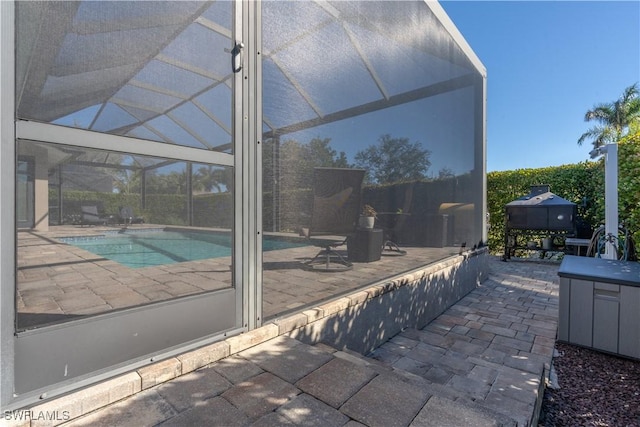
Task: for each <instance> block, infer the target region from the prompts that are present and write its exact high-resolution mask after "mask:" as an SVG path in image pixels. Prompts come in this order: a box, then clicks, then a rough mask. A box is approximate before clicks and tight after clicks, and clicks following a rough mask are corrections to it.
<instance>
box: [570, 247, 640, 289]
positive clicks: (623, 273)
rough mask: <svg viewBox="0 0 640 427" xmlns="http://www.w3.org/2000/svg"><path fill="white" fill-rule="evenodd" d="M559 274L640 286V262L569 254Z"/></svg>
mask: <svg viewBox="0 0 640 427" xmlns="http://www.w3.org/2000/svg"><path fill="white" fill-rule="evenodd" d="M558 276H560V277H566V278H570V279H581V280H590V281H597V282H604V283H614V284H616V285H626V286H639V287H640V263H638V262H632V261H618V260H615V259H603V258H590V257H581V256H573V255H567V256H565V257H564V259H563V260H562V264H560V269H559V270H558Z"/></svg>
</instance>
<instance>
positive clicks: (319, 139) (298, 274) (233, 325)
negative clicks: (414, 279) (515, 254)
mask: <svg viewBox="0 0 640 427" xmlns="http://www.w3.org/2000/svg"><path fill="white" fill-rule="evenodd" d="M0 10H1V12H2V15H1V17H0V19H1V20H2V41H1V46H0V47H1V52H2V64H1V66H2V68H1V71H2V73H1V74H0V76H1V84H2V87H1V89H2V99H1V100H0V107H1V111H2V123H1V127H0V132H1V137H2V146H1V151H0V155H1V156H0V160H1V162H2V168H1V174H2V175H1V177H2V181H1V184H2V191H3V193H2V203H3V206H2V216H1V223H0V225H1V232H2V236H3V238H2V252H3V260H2V269H1V271H0V272H1V277H2V286H1V292H0V309H1V314H2V324H1V333H2V343H3V344H2V345H3V347H4V349H3V353H4V354H7V355H9V356H6V357H4V356H3V358H2V361H1V362H2V370H3V377H2V383H1V384H0V386H1V387H2V394H1V398H2V407H9V406H12V405H13V406H15V405H21V404H28V403H29V402H34V401H35V400H37V399H38V397H40V396H41V395H42V394H43V393H44V392H48V393H49V396H52V395H56V394H60V393H63V392H65V391H68V390H72V389H74V388H77V387H81V386H84V385H88V384H90V383H92V382H95V381H98V380H100V379H104V378H108V377H109V376H111V375H113V374H114V373H118V372H125V371H127V370H131V369H133V368H135V367H139V366H142V365H144V364H146V363H149V361H150V360H152V359H154V358H155V359H156V360H157V359H158V358H160V357H162V356H168V355H172V354H177V353H179V352H180V351H182V350H184V349H185V348H194V347H196V346H198V345H202V344H203V343H210V342H215V341H217V340H220V339H223V338H224V337H227V336H232V335H235V334H239V333H241V332H245V331H248V330H252V329H255V328H257V327H260V326H261V325H262V324H263V323H264V322H267V321H269V320H272V319H276V318H278V317H280V316H283V315H287V314H290V313H292V312H295V311H300V310H303V309H305V308H309V307H313V306H316V305H318V304H320V303H322V302H323V301H328V300H331V299H334V298H336V297H339V296H341V295H344V294H346V293H349V292H354V291H356V290H358V289H362V288H364V287H366V286H370V285H372V284H374V283H379V282H383V281H384V280H388V279H389V278H392V277H394V276H397V275H399V274H401V273H404V272H407V271H411V270H415V269H418V268H421V267H423V266H425V265H429V264H431V263H434V262H437V261H441V260H443V259H446V258H448V257H451V256H454V255H458V254H460V253H462V252H464V251H468V250H472V249H474V248H476V247H477V246H478V245H481V244H482V242H483V241H484V240H485V239H486V230H485V228H486V223H485V212H486V206H485V203H486V202H485V78H486V75H485V70H484V67H483V66H482V64H481V63H480V61H479V60H478V59H477V58H476V56H475V55H474V54H473V52H472V51H471V49H470V48H469V46H468V45H467V44H466V42H465V41H464V39H463V38H462V37H461V35H460V34H459V33H458V31H457V30H456V28H455V26H454V25H453V24H452V23H451V21H450V20H449V18H448V17H447V16H446V14H445V13H444V11H443V9H442V8H441V6H440V5H439V4H438V3H432V2H424V1H362V2H359V1H335V2H334V1H312V0H309V1H264V2H243V1H235V2H234V1H206V2H198V1H175V2H174V1H160V2H150V1H117V2H111V1H78V2H66V1H56V2H32V1H29V2H26V1H25V2H20V1H18V2H1V3H0ZM317 168H332V170H335V173H336V174H339V173H341V171H344V170H349V169H359V170H364V178H363V180H362V183H361V185H360V188H359V189H357V190H353V189H352V190H353V191H355V193H354V194H353V196H354V197H356V199H354V200H357V202H358V207H357V209H358V211H359V210H360V206H364V205H370V206H372V207H373V208H374V209H375V210H376V211H377V218H376V222H375V225H374V229H372V230H380V231H375V232H374V231H371V230H369V231H367V230H363V229H360V228H358V226H357V224H356V223H357V220H358V218H357V213H356V215H351V214H350V216H349V218H346V222H345V223H346V224H347V226H348V225H349V224H352V230H350V231H349V233H344V234H345V236H344V237H345V238H346V237H347V236H346V235H347V234H349V235H350V236H351V237H353V236H355V235H357V233H360V234H361V235H362V236H364V237H363V238H364V240H362V241H365V242H371V240H367V239H369V238H370V236H369V234H367V233H379V234H380V236H381V237H379V238H381V239H383V240H384V241H385V242H392V243H393V245H394V246H393V247H391V246H389V247H386V246H385V248H380V247H379V243H376V245H377V246H375V247H373V248H372V247H371V246H370V245H371V243H363V244H364V245H367V244H368V245H369V247H365V248H364V249H363V250H366V251H368V252H372V253H373V254H374V256H373V257H372V259H364V260H362V257H361V256H360V257H359V252H358V251H359V250H360V249H362V248H356V244H355V243H354V242H356V240H349V242H350V245H351V246H350V247H349V245H347V244H345V245H343V246H340V247H337V248H336V250H337V251H338V252H339V253H341V255H342V256H344V257H345V259H347V260H348V263H349V264H350V268H349V269H346V270H345V271H330V272H325V271H318V270H314V269H310V268H308V264H307V262H308V261H309V259H311V258H312V257H313V256H314V255H315V254H316V253H317V252H318V248H317V246H322V242H320V244H318V243H319V242H318V241H319V240H320V241H321V240H322V239H323V237H314V236H313V233H311V237H309V234H310V233H309V228H310V227H312V224H316V223H317V221H314V220H313V218H314V215H315V216H316V220H317V218H318V215H319V213H318V211H317V209H314V197H318V196H317V195H318V193H317V188H318V186H319V185H321V184H322V183H318V182H314V179H313V177H314V170H316V169H317ZM350 191H351V190H350ZM314 194H315V196H314ZM315 201H316V202H317V199H316V200H315ZM315 205H316V206H317V204H315ZM340 215H342V214H336V217H338V216H340ZM325 219H326V218H325ZM341 220H342V221H343V222H344V221H345V218H341ZM325 222H330V221H325ZM312 231H314V230H312ZM329 231H331V230H329ZM363 233H364V234H363ZM326 234H332V233H326ZM333 234H335V233H333ZM360 241H361V240H357V242H360ZM208 245H214V246H208ZM358 245H361V243H358ZM97 246H100V247H99V248H97V249H96V247H97ZM376 248H377V249H376ZM376 251H377V253H376ZM123 254H124V256H123ZM118 255H119V256H120V257H118ZM357 255H358V256H357ZM123 348H126V349H127V350H126V351H122V349H123ZM4 372H7V373H8V374H7V375H4Z"/></svg>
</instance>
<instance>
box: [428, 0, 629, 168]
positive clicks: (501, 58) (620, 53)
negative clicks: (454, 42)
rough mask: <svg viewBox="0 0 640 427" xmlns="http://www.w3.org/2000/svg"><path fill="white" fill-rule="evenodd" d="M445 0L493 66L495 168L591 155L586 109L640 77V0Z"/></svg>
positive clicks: (490, 145) (490, 139)
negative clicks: (585, 138)
mask: <svg viewBox="0 0 640 427" xmlns="http://www.w3.org/2000/svg"><path fill="white" fill-rule="evenodd" d="M440 4H441V6H442V7H443V8H444V10H445V11H446V12H447V14H448V15H449V17H450V18H451V20H452V21H453V22H454V24H455V25H456V27H457V28H458V30H459V31H460V32H461V33H462V35H463V36H464V38H465V40H466V41H467V43H469V45H470V46H471V48H472V49H473V51H474V52H475V53H476V55H477V56H478V57H479V58H480V60H481V61H482V63H483V64H484V66H485V67H486V69H487V170H488V171H489V172H491V171H502V170H514V169H522V168H539V167H546V166H557V165H563V164H572V163H578V162H582V161H585V160H589V151H591V149H592V148H593V147H592V146H591V143H590V142H585V143H584V144H583V145H582V146H579V145H578V144H577V141H578V138H579V137H580V136H581V135H582V134H583V133H584V132H586V131H587V130H588V129H589V128H590V127H591V126H593V125H594V124H595V123H591V122H589V123H588V122H585V120H584V115H585V113H586V112H587V110H589V109H591V108H593V107H594V105H596V104H599V103H603V102H613V101H615V100H617V99H618V98H619V97H620V96H621V95H622V93H623V91H624V89H625V88H627V87H628V86H631V85H632V84H634V83H637V82H640V1H638V0H634V1H481V0H476V1H459V0H451V1H447V0H442V1H440Z"/></svg>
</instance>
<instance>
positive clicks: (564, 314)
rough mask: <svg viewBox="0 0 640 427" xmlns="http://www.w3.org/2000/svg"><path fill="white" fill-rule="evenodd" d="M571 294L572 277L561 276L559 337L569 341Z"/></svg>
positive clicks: (561, 339)
mask: <svg viewBox="0 0 640 427" xmlns="http://www.w3.org/2000/svg"><path fill="white" fill-rule="evenodd" d="M570 296H571V279H567V278H564V277H561V278H560V291H559V298H560V301H559V302H560V310H559V312H558V339H559V340H560V341H569V298H570Z"/></svg>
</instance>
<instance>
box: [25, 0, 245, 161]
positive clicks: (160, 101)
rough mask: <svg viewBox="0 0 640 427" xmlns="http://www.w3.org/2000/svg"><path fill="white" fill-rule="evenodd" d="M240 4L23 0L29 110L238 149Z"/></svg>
mask: <svg viewBox="0 0 640 427" xmlns="http://www.w3.org/2000/svg"><path fill="white" fill-rule="evenodd" d="M233 8H234V3H233V2H229V1H216V2H191V1H158V2H151V1H81V2H58V1H52V2H18V3H17V25H16V26H17V31H18V37H17V40H18V45H17V49H18V52H17V55H16V56H17V72H16V75H17V111H18V116H19V118H23V119H29V120H36V121H42V122H51V123H56V124H61V125H65V126H73V127H77V128H82V129H88V130H93V131H98V132H106V133H112V134H117V135H124V136H132V137H137V138H143V139H150V140H154V141H159V142H165V143H170V144H178V145H183V146H190V147H195V148H201V149H206V150H215V151H221V152H230V151H231V144H230V142H231V114H230V111H231V108H230V105H231V95H232V92H231V77H232V70H231V69H230V66H229V64H230V60H229V54H228V53H226V52H225V49H228V48H230V47H231V45H232V41H231V37H232V28H230V24H229V23H230V22H233V20H232V19H231V14H232V13H233V12H232V11H233Z"/></svg>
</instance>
